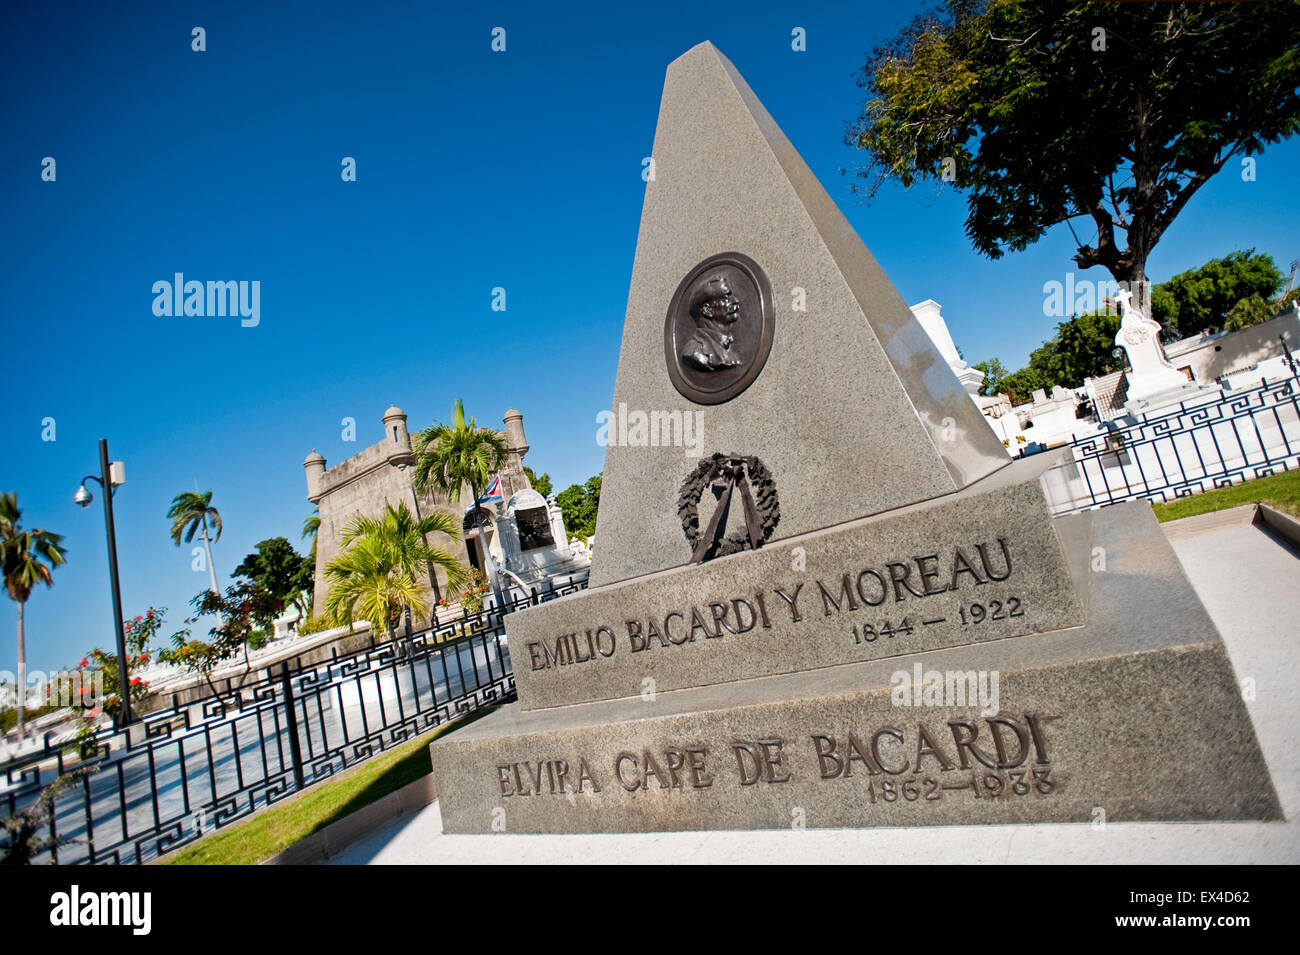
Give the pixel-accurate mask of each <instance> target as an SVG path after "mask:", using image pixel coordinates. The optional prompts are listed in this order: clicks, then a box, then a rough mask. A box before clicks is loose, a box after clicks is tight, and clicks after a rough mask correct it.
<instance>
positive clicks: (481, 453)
mask: <svg viewBox="0 0 1300 955" xmlns="http://www.w3.org/2000/svg"><path fill="white" fill-rule="evenodd" d="M451 419H452V420H451V424H450V425H446V424H435V425H433V426H432V427H429V428H425V429H424V430H423V431H421V432H419V433H418V434H417V435H416V436H415V441H414V450H415V467H414V481H415V489H416V490H417V491H419V492H420V493H421V494H424V493H426V492H427V491H428V490H429V489H430V488H433V489H435V490H437V491H438V492H439V493H440V494H441V495H443V496H444V497H446V498H447V500H449V501H459V500H460V493H461V488H462V487H464V486H465V485H469V489H470V494H471V505H470V506H471V507H477V506H478V500H479V497H480V495H481V494H482V491H483V490H484V489H485V488H486V487H487V486H488V484H489V482H490V481H491V480H492V476H493V475H494V474H496V473H497V472H498V471H500V470H501V466H502V465H503V464H504V463H505V460H506V445H505V441H503V440H502V438H501V436H500V435H499V434H497V432H495V431H492V430H490V429H488V428H480V427H478V423H477V421H476V420H475V419H474V418H470V419H468V420H466V418H465V406H464V404H463V403H462V402H461V400H460V399H459V398H457V399H456V404H455V405H454V406H453V407H452V413H451ZM475 523H476V526H477V529H478V540H479V552H480V554H481V555H482V559H483V570H484V572H485V574H486V575H487V577H488V579H489V581H490V582H491V583H492V585H493V589H494V591H495V590H496V582H495V580H494V579H493V577H494V575H493V574H492V572H491V567H492V558H491V556H490V555H489V554H488V545H487V535H486V534H485V533H484V531H483V525H482V523H480V522H475ZM497 605H498V606H500V605H501V597H500V594H499V593H498V595H497Z"/></svg>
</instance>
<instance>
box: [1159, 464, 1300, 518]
mask: <svg viewBox="0 0 1300 955" xmlns="http://www.w3.org/2000/svg"><path fill="white" fill-rule="evenodd" d="M1257 502H1258V503H1263V504H1269V505H1271V506H1273V507H1275V508H1277V509H1278V510H1279V511H1286V512H1287V513H1288V514H1290V515H1292V516H1293V517H1300V471H1284V472H1283V473H1281V474H1272V475H1269V476H1268V477H1262V478H1256V479H1255V480H1253V481H1246V482H1245V483H1244V484H1235V485H1233V486H1232V487H1221V488H1216V489H1215V490H1213V491H1205V492H1203V493H1201V494H1193V495H1192V496H1191V497H1185V498H1181V499H1180V500H1177V501H1173V502H1172V503H1169V504H1154V505H1152V507H1153V508H1154V509H1155V512H1156V519H1157V520H1159V521H1176V520H1178V519H1179V518H1180V517H1192V516H1193V515H1196V514H1208V513H1209V512H1210V511H1222V510H1224V509H1226V508H1229V507H1238V506H1239V505H1242V504H1254V503H1257Z"/></svg>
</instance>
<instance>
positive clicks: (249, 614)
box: [158, 579, 284, 697]
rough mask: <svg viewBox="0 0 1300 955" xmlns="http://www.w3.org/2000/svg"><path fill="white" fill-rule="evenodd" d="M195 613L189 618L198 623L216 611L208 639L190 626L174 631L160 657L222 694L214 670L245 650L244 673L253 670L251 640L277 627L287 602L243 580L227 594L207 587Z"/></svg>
mask: <svg viewBox="0 0 1300 955" xmlns="http://www.w3.org/2000/svg"><path fill="white" fill-rule="evenodd" d="M190 606H192V607H193V608H194V610H195V616H194V617H192V618H190V619H188V620H186V621H185V622H186V623H187V624H192V623H196V622H197V621H198V620H199V619H200V618H202V617H204V616H207V615H209V614H215V615H216V618H217V624H216V626H214V627H212V628H210V629H209V630H208V639H207V640H199V639H195V638H194V635H193V631H192V630H191V629H189V628H185V629H182V630H178V631H177V632H176V633H174V634H172V637H171V643H172V645H171V647H169V648H166V649H163V650H160V651H159V652H158V659H159V660H161V661H162V662H164V663H170V664H172V665H173V666H179V667H181V668H182V669H184V670H187V671H188V672H190V673H194V674H196V675H198V676H200V677H201V678H202V679H203V680H204V682H206V683H207V684H208V688H209V689H210V690H212V694H213V696H216V697H220V696H221V693H220V691H219V690H218V689H217V687H216V685H215V684H214V683H213V682H212V671H213V670H215V669H216V668H217V667H218V666H219V665H221V664H222V663H224V662H225V661H226V660H229V659H232V658H233V657H235V656H237V655H238V654H239V652H240V651H241V650H242V651H243V653H244V672H246V673H247V672H248V671H249V670H250V669H252V666H251V664H250V663H249V659H248V642H249V640H250V639H252V638H253V635H254V634H255V633H257V632H258V631H263V632H264V631H266V630H268V629H270V628H271V627H273V625H274V622H275V618H276V617H278V616H280V614H282V613H284V601H283V600H281V599H280V598H279V597H276V596H275V595H274V594H271V593H268V592H267V591H266V590H264V589H263V588H262V587H261V586H259V585H258V584H256V583H253V582H252V581H250V580H245V579H240V580H238V581H236V582H235V583H234V584H232V585H231V586H229V587H227V588H226V592H225V593H224V594H221V593H216V592H214V591H211V590H204V591H202V592H200V593H198V594H196V595H195V596H194V597H193V598H192V599H191V600H190Z"/></svg>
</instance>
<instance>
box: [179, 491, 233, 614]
mask: <svg viewBox="0 0 1300 955" xmlns="http://www.w3.org/2000/svg"><path fill="white" fill-rule="evenodd" d="M167 518H168V520H170V521H171V522H172V531H171V534H172V540H174V541H175V542H176V546H177V547H180V546H181V537H182V535H184V537H185V543H187V544H188V543H190V542H192V541H193V540H194V535H195V534H196V533H197V534H199V536H200V537H201V538H202V540H203V549H204V550H205V551H206V552H207V555H208V575H209V577H210V578H211V580H212V592H213V593H214V594H220V593H221V591H220V590H218V589H217V571H216V569H215V568H214V567H213V566H212V543H213V542H215V541H219V540H221V515H220V514H218V513H217V509H216V508H215V507H213V506H212V492H211V491H204V492H203V493H202V494H200V493H199V492H198V491H182V492H181V493H180V494H177V495H176V496H175V497H174V498H172V506H171V507H170V508H168V510H167ZM209 525H211V526H212V529H213V530H215V531H216V532H217V536H216V537H210V536H209V534H208V526H209Z"/></svg>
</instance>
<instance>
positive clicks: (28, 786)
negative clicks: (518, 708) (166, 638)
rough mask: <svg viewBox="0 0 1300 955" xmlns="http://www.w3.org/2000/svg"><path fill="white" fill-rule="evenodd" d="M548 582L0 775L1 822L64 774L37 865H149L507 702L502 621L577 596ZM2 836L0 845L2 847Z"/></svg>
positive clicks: (286, 665) (571, 582) (276, 670)
mask: <svg viewBox="0 0 1300 955" xmlns="http://www.w3.org/2000/svg"><path fill="white" fill-rule="evenodd" d="M586 585H587V581H586V579H585V578H569V579H568V580H567V581H565V582H562V583H559V584H553V583H548V584H547V585H545V586H544V587H543V588H542V589H540V590H535V591H533V592H532V593H530V594H529V595H528V596H527V597H519V598H516V599H513V600H510V601H508V602H507V603H506V604H505V606H504V607H503V608H498V607H496V606H495V605H494V604H493V601H492V599H491V598H488V601H487V603H486V604H485V607H484V610H483V611H482V612H481V613H478V614H469V613H462V615H461V616H460V617H458V618H456V619H454V620H449V621H443V622H441V623H439V624H438V626H436V627H433V628H430V629H427V630H424V631H421V632H418V633H412V634H405V635H399V637H398V638H397V639H396V640H394V641H391V642H385V643H382V644H379V645H372V646H370V647H368V648H365V649H363V650H359V651H356V652H353V653H349V654H346V655H343V656H335V657H334V658H332V659H330V660H328V661H324V662H316V663H306V662H304V661H303V660H302V659H301V658H298V659H289V660H284V661H282V662H280V663H277V664H275V665H274V667H273V668H272V669H271V672H270V674H269V675H268V676H266V677H264V678H261V679H256V680H253V681H251V682H249V683H246V684H243V685H235V684H234V682H233V681H226V682H225V684H224V686H223V685H222V684H218V686H217V689H218V691H219V692H218V693H217V695H213V696H208V697H206V698H204V699H201V700H198V701H195V702H192V703H181V702H179V701H177V700H174V701H173V705H172V706H170V707H168V708H165V709H162V710H158V711H155V712H152V713H150V714H149V715H148V716H147V717H145V718H144V719H142V720H141V721H140V722H139V723H137V724H134V725H133V726H132V727H131V729H130V732H118V731H112V730H104V731H101V732H99V733H97V734H96V735H95V736H94V737H93V738H91V739H89V740H86V741H83V742H82V743H78V744H76V745H64V746H60V747H54V746H50V745H48V744H47V746H46V747H45V748H44V749H43V750H40V751H37V752H34V753H27V754H24V755H23V756H22V757H21V758H18V759H15V760H13V761H11V762H9V763H6V764H4V765H2V766H0V774H2V775H0V786H2V787H3V790H2V791H0V814H6V815H12V814H14V813H16V812H19V811H21V810H24V809H26V808H27V807H30V806H31V805H33V804H34V803H35V802H36V801H37V800H38V799H39V798H40V794H41V792H42V790H43V789H44V788H45V787H46V786H47V785H49V784H50V783H51V782H53V781H54V780H56V779H59V778H61V777H64V774H72V777H71V778H72V785H71V787H70V788H68V789H66V790H65V791H63V792H61V793H60V794H59V795H58V796H57V797H56V799H55V802H54V808H53V812H52V813H51V814H50V816H49V818H48V820H46V821H45V822H44V823H43V824H42V826H43V830H44V831H43V833H42V835H43V836H44V837H46V838H49V839H52V840H54V841H55V843H56V845H55V847H54V848H52V849H49V850H47V851H46V852H44V853H43V854H42V855H41V856H40V857H38V861H56V862H59V863H62V864H68V863H141V862H149V861H151V860H153V859H156V858H157V857H159V856H161V855H163V854H164V853H166V852H169V851H171V850H172V849H175V848H177V847H178V846H181V845H184V844H185V843H187V842H191V841H193V840H195V839H197V838H199V837H200V836H202V835H204V834H205V833H207V832H210V831H212V830H214V829H220V828H222V827H223V826H226V825H228V824H230V823H231V822H234V821H236V820H239V819H242V818H244V817H245V816H248V815H250V814H252V813H253V812H255V811H256V810H258V809H261V808H263V807H265V806H268V805H271V804H273V803H275V802H277V801H278V800H280V799H283V798H284V797H286V796H288V795H291V794H293V793H295V792H298V791H300V790H301V789H303V788H304V787H306V786H310V785H311V784H313V783H316V782H320V781H321V780H324V779H328V778H330V777H331V776H333V775H335V774H336V773H338V772H340V771H341V770H343V769H345V768H346V767H348V766H351V765H353V764H355V763H358V762H360V761H362V760H365V759H367V758H369V757H370V756H373V755H375V754H377V753H380V752H383V751H384V750H387V749H390V748H391V747H393V746H396V745H399V744H401V743H403V742H405V741H407V740H410V739H413V738H414V737H416V736H419V735H420V734H421V733H424V732H426V731H428V730H430V729H433V728H435V727H437V726H440V725H441V724H443V723H445V722H447V721H448V720H452V719H455V718H457V717H458V716H462V715H464V714H466V713H470V712H472V711H474V710H475V709H478V708H479V707H482V706H486V705H490V704H494V703H499V702H502V701H505V700H508V699H510V698H512V697H513V696H514V689H515V681H514V672H513V669H512V667H511V663H510V653H509V647H508V643H507V639H506V627H505V622H504V617H505V615H506V614H508V613H510V612H512V611H514V610H517V609H520V608H521V607H524V606H527V605H529V604H533V603H540V602H543V601H547V600H552V599H554V598H556V597H560V596H563V595H565V594H568V593H573V592H576V591H578V590H582V589H583V588H585V587H586ZM5 838H6V837H5V836H3V835H0V846H2V845H3V844H4V839H5Z"/></svg>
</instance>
